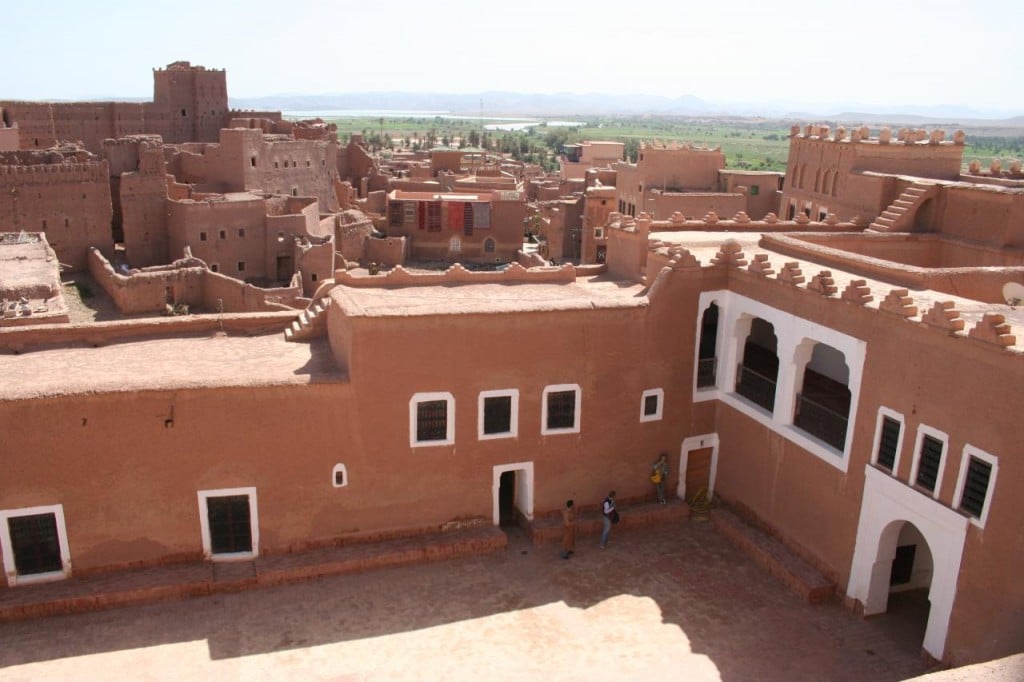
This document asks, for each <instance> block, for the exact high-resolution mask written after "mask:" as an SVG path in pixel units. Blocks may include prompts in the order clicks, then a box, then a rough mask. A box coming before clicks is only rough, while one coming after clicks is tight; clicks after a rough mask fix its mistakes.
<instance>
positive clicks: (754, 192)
mask: <svg viewBox="0 0 1024 682" xmlns="http://www.w3.org/2000/svg"><path fill="white" fill-rule="evenodd" d="M760 193H761V188H760V187H759V186H758V185H751V186H750V196H752V197H756V196H757V195H758V194H760Z"/></svg>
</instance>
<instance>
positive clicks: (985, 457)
mask: <svg viewBox="0 0 1024 682" xmlns="http://www.w3.org/2000/svg"><path fill="white" fill-rule="evenodd" d="M972 457H973V458H975V459H977V460H980V461H982V462H986V463H987V464H988V465H989V466H991V467H992V471H991V473H989V476H988V488H987V489H986V491H985V503H984V504H983V505H982V507H981V515H980V516H974V515H973V514H970V513H968V512H966V511H964V510H963V509H961V508H960V502H961V500H960V498H961V497H962V496H963V494H964V486H965V485H966V483H967V465H968V464H969V463H970V461H971V458H972ZM997 473H999V458H998V457H996V456H995V455H990V454H989V453H987V452H985V451H984V450H981V449H979V448H976V447H974V446H973V445H970V444H968V445H965V446H964V453H963V456H962V457H961V458H960V475H959V476H958V477H957V480H956V492H955V493H953V509H956V510H958V511H959V512H960V513H961V514H966V515H967V518H968V519H970V521H971V524H972V525H974V526H977V527H978V528H984V527H985V523H986V522H987V521H988V510H989V508H990V507H991V506H992V493H993V491H994V490H995V488H996V474H997Z"/></svg>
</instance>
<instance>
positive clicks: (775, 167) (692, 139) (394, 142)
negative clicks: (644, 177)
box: [330, 116, 1024, 171]
mask: <svg viewBox="0 0 1024 682" xmlns="http://www.w3.org/2000/svg"><path fill="white" fill-rule="evenodd" d="M570 120H571V119H570ZM330 122H331V123H334V124H336V125H337V126H338V134H339V136H340V137H341V138H342V139H347V138H348V136H349V135H351V134H352V133H362V134H363V135H364V138H365V139H366V141H367V142H368V143H369V144H370V145H372V146H373V147H374V148H377V149H382V148H387V147H388V146H390V147H392V148H410V149H418V148H430V147H434V146H437V145H452V146H462V147H465V146H472V147H483V148H484V149H488V150H493V151H499V152H507V153H509V154H511V155H512V156H513V157H514V158H516V159H517V160H524V161H527V162H531V163H539V164H541V165H543V166H544V167H545V168H547V169H549V170H554V169H557V167H558V164H557V161H556V159H557V154H558V152H559V150H560V149H561V147H562V145H563V144H571V143H573V142H579V141H583V140H612V141H618V142H623V143H625V144H626V153H627V155H628V156H629V157H630V159H631V160H635V159H636V152H637V148H638V146H639V144H640V143H641V142H654V143H663V144H668V143H672V142H676V143H679V144H686V143H691V144H695V145H701V146H706V147H712V148H713V147H720V148H721V149H722V151H723V152H725V158H726V166H727V167H728V168H734V169H744V170H771V171H784V170H785V169H786V158H787V156H788V153H789V127H790V125H791V124H792V123H794V122H795V121H783V120H768V119H753V118H691V117H675V116H662V117H659V116H615V117H590V118H587V119H586V123H585V125H583V126H581V127H579V128H565V127H554V126H552V127H548V126H546V125H543V124H542V125H539V126H534V127H531V128H528V129H527V130H524V131H515V132H508V131H488V130H484V129H483V124H486V123H488V122H490V121H489V120H488V119H486V118H485V119H483V120H482V121H481V120H478V119H451V118H444V117H441V116H436V117H418V118H417V117H404V118H370V117H363V118H336V119H330ZM966 131H967V147H966V148H965V150H964V163H965V164H967V163H969V162H970V161H972V160H974V159H977V160H978V161H980V162H981V164H982V166H983V167H986V168H987V167H988V165H989V163H990V162H991V160H992V159H993V158H999V159H1003V160H1004V163H1003V167H1004V168H1006V167H1007V166H1008V165H1009V163H1008V160H1009V159H1021V158H1024V134H1021V132H1022V131H1020V130H1002V129H986V128H977V129H973V130H972V129H971V128H966ZM952 132H953V131H952V130H947V134H948V135H952ZM872 134H877V128H873V129H872Z"/></svg>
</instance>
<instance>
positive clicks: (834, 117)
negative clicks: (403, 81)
mask: <svg viewBox="0 0 1024 682" xmlns="http://www.w3.org/2000/svg"><path fill="white" fill-rule="evenodd" d="M231 105H232V107H234V108H238V109H257V110H280V111H303V112H306V111H308V112H314V111H332V110H333V111H338V110H359V111H366V112H376V111H406V112H439V113H447V114H453V115H463V116H479V115H481V114H482V115H484V116H523V117H531V116H548V117H551V116H627V115H628V116H639V115H655V116H746V117H749V116H754V117H763V118H781V119H798V120H820V121H837V122H842V123H865V124H873V123H879V124H882V123H887V124H901V123H906V124H912V123H919V124H947V125H952V124H959V125H965V124H966V125H970V124H975V125H985V126H993V125H1002V126H1008V127H1015V126H1024V115H1012V113H1008V112H1005V111H981V110H976V109H972V108H969V107H964V106H958V105H945V106H892V107H886V109H885V110H884V111H866V110H864V109H862V108H861V107H859V106H857V105H843V107H844V110H843V111H841V112H840V113H835V111H832V112H828V111H817V112H815V111H794V110H793V109H792V107H788V108H787V106H786V105H785V104H783V103H771V102H769V103H749V102H733V103H714V102H708V101H706V100H703V99H701V98H699V97H695V96H693V95H684V96H681V97H664V96H659V95H621V94H616V95H611V94H602V93H585V94H578V93H567V92H566V93H554V94H530V93H521V92H504V91H493V92H482V93H477V94H455V93H437V94H428V93H414V92H354V93H345V94H322V95H299V94H292V95H270V96H265V97H233V98H232V99H231ZM854 107H856V108H854ZM428 115H429V114H428Z"/></svg>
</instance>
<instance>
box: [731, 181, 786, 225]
mask: <svg viewBox="0 0 1024 682" xmlns="http://www.w3.org/2000/svg"><path fill="white" fill-rule="evenodd" d="M718 177H719V180H720V184H721V187H720V189H721V190H722V191H724V192H732V193H740V194H743V195H745V196H746V198H747V205H746V207H744V208H743V209H742V210H743V211H745V212H746V214H747V215H748V216H750V218H751V220H761V219H762V218H764V217H765V216H766V215H768V214H769V213H775V214H778V213H779V202H780V200H781V198H782V191H781V190H780V189H779V188H780V187H781V186H782V185H783V182H784V181H785V174H784V173H770V172H764V173H759V172H755V171H729V170H721V171H719V172H718ZM720 215H721V214H720Z"/></svg>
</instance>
